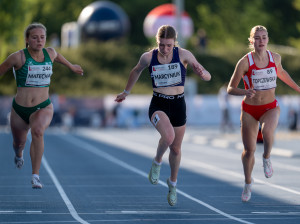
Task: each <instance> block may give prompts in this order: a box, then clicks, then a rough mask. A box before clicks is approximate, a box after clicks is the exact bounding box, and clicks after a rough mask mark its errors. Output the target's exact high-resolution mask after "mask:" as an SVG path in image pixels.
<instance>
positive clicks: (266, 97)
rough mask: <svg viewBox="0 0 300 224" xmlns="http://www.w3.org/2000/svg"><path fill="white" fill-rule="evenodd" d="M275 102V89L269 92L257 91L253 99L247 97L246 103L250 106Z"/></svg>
mask: <svg viewBox="0 0 300 224" xmlns="http://www.w3.org/2000/svg"><path fill="white" fill-rule="evenodd" d="M274 100H275V88H273V89H269V90H256V93H255V96H254V97H253V98H248V97H245V101H244V102H245V103H247V104H249V105H264V104H268V103H272V102H273V101H274Z"/></svg>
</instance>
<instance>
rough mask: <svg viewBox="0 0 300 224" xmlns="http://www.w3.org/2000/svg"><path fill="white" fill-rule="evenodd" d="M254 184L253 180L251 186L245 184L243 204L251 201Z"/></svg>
mask: <svg viewBox="0 0 300 224" xmlns="http://www.w3.org/2000/svg"><path fill="white" fill-rule="evenodd" d="M252 184H253V179H252V178H251V184H246V183H245V185H244V189H243V192H242V201H243V202H247V201H249V200H250V198H251V188H252Z"/></svg>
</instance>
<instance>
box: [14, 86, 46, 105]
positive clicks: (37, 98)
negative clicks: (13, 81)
mask: <svg viewBox="0 0 300 224" xmlns="http://www.w3.org/2000/svg"><path fill="white" fill-rule="evenodd" d="M48 91H49V87H39V88H37V87H18V91H17V94H16V97H15V100H16V103H17V104H19V105H20V106H23V107H34V106H36V105H38V104H40V103H42V102H44V101H45V100H47V99H48V98H49V94H48Z"/></svg>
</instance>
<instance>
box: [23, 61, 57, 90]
mask: <svg viewBox="0 0 300 224" xmlns="http://www.w3.org/2000/svg"><path fill="white" fill-rule="evenodd" d="M51 75H52V65H28V74H27V78H26V83H25V85H26V86H48V85H50V78H51Z"/></svg>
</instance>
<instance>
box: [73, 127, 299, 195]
mask: <svg viewBox="0 0 300 224" xmlns="http://www.w3.org/2000/svg"><path fill="white" fill-rule="evenodd" d="M78 133H79V134H80V135H82V136H85V137H87V138H91V139H94V140H97V141H101V142H106V143H107V144H111V145H115V146H118V147H121V148H124V149H128V150H130V151H131V152H135V153H137V152H138V153H140V152H141V151H143V152H145V154H144V155H147V156H150V158H153V154H152V152H153V147H149V146H147V145H143V144H140V143H137V142H133V141H130V140H127V139H122V141H121V139H119V140H118V141H116V139H115V137H114V136H112V135H109V134H104V133H97V132H95V131H91V130H89V129H84V131H80V132H78ZM141 149H143V150H141ZM181 164H182V167H187V168H188V167H200V168H202V169H207V170H211V171H213V172H214V173H215V172H218V173H220V174H224V175H225V176H227V175H230V176H233V177H236V178H239V179H244V175H243V174H241V173H238V172H234V171H231V170H226V169H223V168H222V169H220V168H219V167H217V166H213V165H211V164H207V163H202V162H200V161H198V160H194V159H188V158H184V159H182V162H181ZM276 166H278V167H281V168H282V169H287V170H293V171H298V172H300V168H299V167H295V166H289V165H286V164H281V163H276ZM254 181H255V182H256V183H261V184H265V185H268V186H270V187H273V188H277V189H280V190H283V191H286V192H290V193H293V194H296V195H300V192H299V191H295V190H293V189H290V188H287V187H283V186H280V185H277V184H272V183H268V182H266V181H263V180H260V179H257V178H254Z"/></svg>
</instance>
